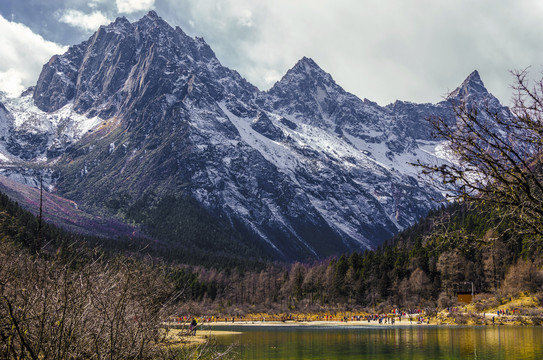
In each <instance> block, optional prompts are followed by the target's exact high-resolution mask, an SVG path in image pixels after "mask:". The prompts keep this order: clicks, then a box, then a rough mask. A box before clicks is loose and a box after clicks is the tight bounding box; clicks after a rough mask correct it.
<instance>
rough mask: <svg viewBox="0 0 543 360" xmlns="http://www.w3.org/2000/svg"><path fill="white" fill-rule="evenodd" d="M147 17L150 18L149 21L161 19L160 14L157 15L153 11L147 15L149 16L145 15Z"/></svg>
mask: <svg viewBox="0 0 543 360" xmlns="http://www.w3.org/2000/svg"><path fill="white" fill-rule="evenodd" d="M145 16H146V17H148V18H149V19H153V20H157V19H161V17H160V16H158V14H157V13H156V11H154V10H151V11H149V12H148V13H147V15H145Z"/></svg>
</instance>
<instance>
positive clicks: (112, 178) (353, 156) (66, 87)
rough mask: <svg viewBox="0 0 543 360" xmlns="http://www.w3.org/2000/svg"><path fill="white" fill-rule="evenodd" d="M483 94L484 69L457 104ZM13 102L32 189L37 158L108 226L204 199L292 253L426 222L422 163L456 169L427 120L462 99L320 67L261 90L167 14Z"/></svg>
mask: <svg viewBox="0 0 543 360" xmlns="http://www.w3.org/2000/svg"><path fill="white" fill-rule="evenodd" d="M477 79H478V81H477ZM474 92H477V94H478V95H477V96H482V97H483V98H487V97H491V95H490V94H488V92H487V91H486V89H484V85H482V82H481V81H480V79H479V77H478V74H476V73H474V74H472V75H470V78H468V80H466V83H464V84H463V85H462V87H460V88H459V90H457V92H456V93H453V94H452V95H451V96H453V97H458V98H460V97H466V96H470V94H472V93H474ZM0 103H3V105H1V106H0V123H1V124H0V152H1V154H0V161H1V162H2V164H3V166H4V170H3V171H4V174H6V175H9V176H10V177H12V178H14V179H17V180H19V181H27V182H29V183H31V179H32V177H33V176H34V175H35V174H36V171H34V172H29V170H28V167H29V166H28V165H29V164H33V165H36V164H39V165H40V169H42V170H40V171H45V172H47V174H49V178H48V181H49V184H50V189H51V190H52V191H54V192H56V193H57V194H59V195H62V196H64V197H66V198H68V199H70V200H73V201H76V202H77V203H78V204H79V205H80V206H82V207H83V208H85V209H87V210H89V211H91V212H95V213H96V212H98V213H101V214H108V215H110V216H113V215H115V216H120V217H124V216H126V211H127V209H129V208H130V207H133V206H149V207H153V206H156V204H157V203H158V202H159V200H160V199H162V198H164V197H166V196H176V197H181V196H190V197H193V198H195V199H196V200H197V201H198V202H199V203H200V204H202V205H203V206H204V207H205V208H206V209H208V210H209V211H210V212H211V213H213V214H215V215H216V216H217V217H218V218H221V219H223V220H226V221H227V222H229V223H230V225H231V226H232V227H233V228H236V229H237V230H239V231H241V232H243V233H244V234H246V235H247V236H248V237H250V238H251V239H253V240H254V241H257V242H260V243H261V244H263V246H264V247H265V248H267V249H268V250H270V251H271V252H272V253H273V255H274V256H275V257H276V258H282V259H305V258H321V257H324V256H328V255H332V254H338V253H341V252H345V251H350V250H355V249H369V248H373V247H375V246H376V245H378V244H380V243H381V242H382V241H383V240H385V239H387V238H389V237H390V236H392V235H393V234H395V233H396V232H398V231H399V230H401V229H403V228H405V227H407V226H409V225H411V224H413V223H414V222H415V221H417V219H419V218H420V217H422V216H423V215H425V214H426V213H427V212H428V211H429V210H430V209H431V208H432V207H434V206H435V205H436V201H438V200H439V199H441V194H440V193H439V192H437V191H436V190H433V189H432V188H431V187H429V186H428V184H426V183H424V182H423V181H422V180H420V179H419V178H418V177H417V170H416V169H415V168H414V167H412V166H411V165H409V163H410V162H412V163H413V162H416V160H417V159H421V160H423V161H434V162H439V161H443V160H440V158H443V154H442V150H440V149H442V142H440V141H436V140H435V139H433V138H432V136H431V131H430V128H429V126H428V124H427V120H426V119H427V118H428V117H430V116H441V117H446V118H450V119H451V121H454V114H453V112H452V108H451V105H450V102H449V101H444V102H442V103H439V104H422V105H418V104H413V103H407V102H401V101H397V102H395V103H394V104H390V105H388V106H385V107H382V106H379V105H378V104H376V103H373V102H371V101H369V100H361V99H359V98H357V97H356V96H354V95H352V94H349V93H348V92H346V91H345V90H343V89H342V88H341V87H340V86H339V85H337V84H336V83H335V81H334V80H333V78H332V76H331V75H330V74H327V73H326V72H325V71H323V70H322V69H321V68H320V67H319V66H318V65H317V64H316V63H315V62H314V61H313V60H311V59H309V58H303V59H301V60H300V61H299V62H298V63H297V64H296V65H295V66H294V67H293V68H292V69H290V70H289V71H288V72H287V73H286V75H285V76H284V77H283V78H282V79H281V80H280V81H279V82H277V83H276V84H275V85H274V86H273V87H272V88H271V89H270V90H268V91H265V92H262V91H259V90H258V89H257V88H256V87H254V86H253V85H251V84H250V83H248V82H247V81H246V80H244V79H243V78H242V77H241V76H240V75H239V74H238V73H237V72H235V71H233V70H230V69H228V68H226V67H224V66H222V65H221V63H220V62H219V60H218V59H217V58H216V56H215V54H214V53H213V51H212V50H211V48H210V47H209V46H208V45H207V44H206V43H205V41H204V40H203V39H200V38H191V37H190V36H187V35H186V34H185V33H184V32H183V31H182V30H181V29H179V28H175V29H174V28H172V27H171V26H169V25H168V24H167V23H166V22H164V21H163V20H162V19H161V18H160V17H158V16H157V14H156V13H154V12H150V13H149V14H147V15H146V16H145V17H143V18H142V19H141V20H139V21H137V22H134V23H130V22H129V21H128V20H126V19H125V18H119V19H117V20H116V21H115V22H114V23H112V24H110V25H108V26H102V27H100V29H99V30H98V31H97V32H96V33H95V34H94V35H93V36H92V37H91V38H90V39H89V40H87V41H85V42H83V43H81V44H79V45H75V46H73V47H71V48H70V49H69V50H68V51H67V52H66V53H65V54H63V55H57V56H54V57H53V58H51V60H50V61H49V62H48V63H47V64H45V65H44V67H43V70H42V73H41V75H40V77H39V79H38V82H37V84H36V86H35V87H34V88H33V89H30V90H29V91H27V92H26V93H24V94H23V95H22V96H21V97H20V98H17V99H7V98H4V97H3V98H0ZM33 168H35V167H33ZM173 235H176V236H178V237H180V238H181V239H182V237H183V234H173ZM196 245H197V244H196Z"/></svg>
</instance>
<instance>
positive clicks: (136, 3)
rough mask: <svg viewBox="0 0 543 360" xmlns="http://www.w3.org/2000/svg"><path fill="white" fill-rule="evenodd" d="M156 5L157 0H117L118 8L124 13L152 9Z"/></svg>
mask: <svg viewBox="0 0 543 360" xmlns="http://www.w3.org/2000/svg"><path fill="white" fill-rule="evenodd" d="M154 5H155V0H117V10H118V11H119V12H120V13H122V14H131V13H133V12H137V11H144V10H150V9H151V8H152V7H153V6H154Z"/></svg>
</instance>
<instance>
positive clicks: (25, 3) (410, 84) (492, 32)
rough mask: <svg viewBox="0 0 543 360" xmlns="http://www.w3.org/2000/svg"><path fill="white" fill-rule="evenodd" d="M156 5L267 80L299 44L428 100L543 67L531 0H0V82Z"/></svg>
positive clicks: (31, 76) (500, 86)
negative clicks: (467, 82)
mask: <svg viewBox="0 0 543 360" xmlns="http://www.w3.org/2000/svg"><path fill="white" fill-rule="evenodd" d="M151 9H153V10H155V11H156V12H157V13H158V15H159V16H161V17H162V18H164V19H165V20H166V21H167V22H169V23H170V25H172V26H176V25H177V26H180V27H181V28H182V29H183V30H184V31H185V32H186V33H187V34H189V35H191V36H200V37H204V38H205V40H206V42H207V43H208V44H210V45H211V47H212V48H213V49H214V51H215V53H216V54H217V57H218V58H219V60H220V61H221V62H222V63H223V64H224V65H226V66H228V67H230V68H232V69H235V70H237V71H238V72H239V73H241V74H242V75H243V76H244V77H245V78H246V79H247V80H249V81H250V82H251V83H253V84H254V85H256V86H258V87H259V88H260V89H262V90H266V89H268V88H269V87H271V86H272V85H273V83H274V82H275V81H277V80H279V79H280V78H281V76H282V75H283V74H284V73H285V72H286V71H287V70H288V69H289V68H291V67H292V66H293V65H294V64H295V63H296V62H297V61H298V60H299V59H300V58H302V57H303V56H307V57H311V58H313V59H314V60H315V61H316V62H317V64H319V65H320V66H321V67H322V68H323V69H324V70H325V71H326V72H329V73H330V74H332V76H333V77H334V79H335V80H336V82H337V83H338V84H339V85H341V86H342V87H343V88H345V89H346V90H347V91H349V92H352V93H354V94H355V95H357V96H359V97H360V98H368V99H370V100H372V101H376V102H377V103H379V104H381V105H386V104H388V103H390V102H393V101H395V100H396V99H400V100H407V101H414V102H437V101H440V100H442V99H443V97H444V96H445V95H446V94H447V92H449V91H452V90H454V88H455V87H456V86H458V85H459V84H460V83H461V82H462V81H463V80H464V79H465V78H466V77H467V76H468V75H469V74H470V73H471V72H472V71H473V70H478V71H479V73H480V75H481V77H482V79H483V82H484V83H485V85H486V87H487V88H488V89H489V90H490V91H491V92H492V93H494V95H496V96H497V97H498V98H499V99H500V100H501V101H502V102H504V103H505V104H509V100H510V98H511V89H510V84H511V81H512V78H511V75H510V73H509V71H510V70H518V69H524V68H526V67H529V66H531V70H530V71H531V73H532V74H533V76H534V77H535V76H539V75H540V73H541V70H542V69H543V67H542V65H543V1H541V0H455V1H450V0H448V1H445V0H268V1H265V0H215V1H211V0H47V1H44V0H1V1H0V45H1V49H2V55H1V56H0V90H3V91H6V92H9V93H19V92H20V91H21V90H23V89H24V88H26V87H27V86H31V85H34V84H35V83H36V80H37V77H38V75H39V72H40V70H41V67H42V65H43V64H44V63H45V62H47V61H48V59H49V58H50V57H51V56H52V55H53V54H55V53H62V52H64V51H65V49H66V47H67V46H69V45H73V44H77V43H80V42H81V41H83V40H86V39H88V38H89V36H91V35H92V33H93V32H94V31H95V30H96V29H97V28H98V27H99V26H100V25H102V24H108V23H109V22H111V21H113V20H114V19H115V18H116V17H118V16H125V17H126V18H127V19H128V20H130V21H135V20H137V19H139V18H141V17H142V16H143V15H144V14H145V13H147V12H148V11H149V10H151Z"/></svg>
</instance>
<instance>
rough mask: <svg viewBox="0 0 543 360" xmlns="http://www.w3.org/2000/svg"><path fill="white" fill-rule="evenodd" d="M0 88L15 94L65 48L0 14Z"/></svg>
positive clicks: (34, 78) (33, 81)
mask: <svg viewBox="0 0 543 360" xmlns="http://www.w3.org/2000/svg"><path fill="white" fill-rule="evenodd" d="M0 43H1V44H2V56H0V91H5V92H7V93H8V95H11V96H17V95H19V94H20V93H21V91H22V90H24V89H25V88H26V87H28V86H31V85H34V84H35V83H36V81H37V80H38V76H39V74H40V71H41V68H42V66H43V64H45V63H46V62H47V61H48V60H49V58H50V57H51V56H52V55H54V54H61V53H64V52H65V51H66V47H63V46H60V45H58V44H55V43H53V42H50V41H47V40H44V39H43V37H41V36H40V35H37V34H35V33H33V32H32V30H30V29H29V28H28V27H27V26H25V25H23V24H19V23H15V22H10V21H8V20H6V19H5V18H4V17H2V16H1V15H0Z"/></svg>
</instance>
